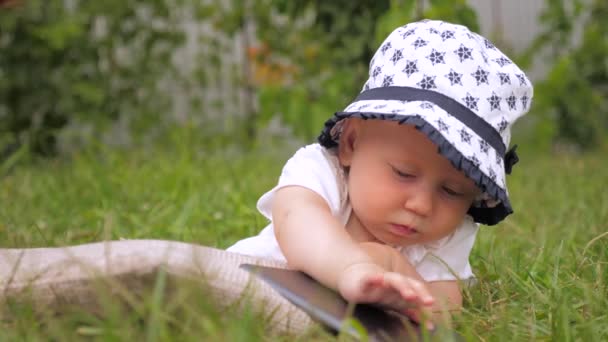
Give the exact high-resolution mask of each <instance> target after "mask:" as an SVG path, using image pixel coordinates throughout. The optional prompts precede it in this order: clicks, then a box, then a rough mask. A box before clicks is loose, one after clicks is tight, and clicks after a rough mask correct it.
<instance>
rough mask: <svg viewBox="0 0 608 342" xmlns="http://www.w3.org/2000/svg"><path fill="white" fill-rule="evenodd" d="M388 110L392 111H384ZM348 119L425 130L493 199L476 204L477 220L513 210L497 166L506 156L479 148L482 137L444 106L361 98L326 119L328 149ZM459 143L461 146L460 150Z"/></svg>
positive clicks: (491, 220)
mask: <svg viewBox="0 0 608 342" xmlns="http://www.w3.org/2000/svg"><path fill="white" fill-rule="evenodd" d="M391 102H394V103H391ZM387 109H389V110H390V112H384V111H385V110H387ZM376 110H377V111H376ZM347 118H360V119H364V120H387V121H395V122H398V123H399V124H404V125H411V126H414V127H415V128H416V129H418V130H419V131H420V132H422V133H424V134H425V135H426V136H427V137H428V138H429V139H430V140H431V141H432V142H433V143H435V145H437V150H438V152H439V153H440V154H441V155H442V156H444V157H445V158H447V159H448V160H449V161H450V163H451V164H452V165H453V166H454V167H455V168H456V169H458V170H461V171H462V172H463V173H464V174H465V175H466V176H467V177H468V178H470V179H471V180H473V181H474V182H475V184H476V185H477V186H478V187H479V188H480V189H481V191H482V192H483V193H484V196H485V197H486V198H488V199H489V202H487V201H480V202H477V203H474V204H473V206H471V208H470V209H469V211H468V214H469V215H471V216H472V217H473V219H474V220H475V222H478V223H481V224H486V225H495V224H497V223H498V222H500V221H502V220H503V219H504V218H505V217H507V216H508V215H510V214H512V213H513V209H512V207H511V203H510V201H509V197H508V193H507V190H506V182H505V177H506V175H505V172H504V167H502V169H500V170H499V169H497V167H496V165H497V161H499V162H502V156H501V155H498V156H497V152H496V151H494V150H493V148H492V147H488V146H485V148H484V149H483V150H482V151H479V148H480V146H479V141H480V140H482V139H481V138H479V136H478V135H477V134H476V133H475V132H474V131H473V130H471V129H470V128H469V127H468V126H466V125H464V124H463V123H462V122H460V121H458V120H457V119H456V118H454V117H453V116H451V115H450V114H449V113H447V112H446V111H445V110H443V109H442V108H441V107H439V106H436V105H434V104H433V103H430V102H425V101H409V102H405V101H390V100H389V101H387V100H370V101H357V102H355V103H353V104H351V105H350V106H348V107H347V108H346V110H345V111H342V112H337V113H335V114H334V116H333V117H332V118H330V119H329V120H327V121H326V122H325V126H324V128H323V131H322V132H321V134H320V135H319V137H318V141H319V143H320V144H321V145H322V146H324V147H326V148H331V147H335V146H337V145H338V136H337V133H338V132H336V130H335V129H334V127H335V126H336V124H337V123H338V122H340V121H342V120H344V119H347ZM440 121H441V123H440ZM446 130H447V131H446ZM450 130H454V131H453V132H449V131H450ZM454 132H458V133H459V134H455V133H454ZM458 139H461V141H457V140H458ZM467 140H468V145H467ZM456 146H460V149H459V148H457V147H456ZM468 146H470V149H469V148H468ZM475 156H476V157H475ZM501 165H502V164H501Z"/></svg>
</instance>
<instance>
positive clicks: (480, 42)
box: [318, 20, 533, 225]
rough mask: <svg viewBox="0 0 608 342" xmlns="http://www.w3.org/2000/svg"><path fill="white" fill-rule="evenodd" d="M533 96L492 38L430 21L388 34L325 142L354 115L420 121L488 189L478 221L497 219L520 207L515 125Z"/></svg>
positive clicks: (332, 141) (479, 202) (478, 203)
mask: <svg viewBox="0 0 608 342" xmlns="http://www.w3.org/2000/svg"><path fill="white" fill-rule="evenodd" d="M532 94H533V90H532V84H531V83H530V81H529V80H528V78H527V77H526V75H525V74H524V73H523V72H522V70H521V69H519V67H517V65H515V64H514V63H513V62H512V61H511V60H510V59H509V58H508V57H507V56H505V55H504V54H503V53H502V52H501V51H500V50H498V49H497V48H496V47H495V46H494V45H493V44H492V43H491V42H490V41H489V40H487V39H486V38H484V37H482V36H480V35H479V34H477V33H473V32H471V31H470V30H469V29H468V28H466V27H465V26H462V25H455V24H450V23H447V22H443V21H434V20H433V21H432V20H423V21H420V22H415V23H410V24H407V25H405V26H402V27H399V28H397V29H396V30H394V31H393V32H392V33H391V34H390V35H389V36H388V37H387V38H386V40H385V41H384V42H383V43H382V44H381V45H380V48H379V49H378V51H377V52H376V53H375V55H374V57H373V58H372V60H371V62H370V69H369V79H368V80H367V82H366V83H365V85H364V87H363V90H362V91H361V93H360V94H359V96H358V97H357V98H356V99H355V100H354V101H353V102H352V103H351V104H350V105H348V106H347V107H346V109H344V111H341V112H337V113H335V115H334V116H333V117H332V118H331V119H329V120H328V121H327V122H326V123H325V127H324V129H323V131H322V132H321V135H320V136H319V138H318V140H319V142H320V144H321V145H323V146H325V147H327V148H331V147H334V146H337V143H338V139H339V135H340V132H341V127H342V124H343V121H342V120H343V119H346V118H353V117H357V118H362V119H380V120H392V121H397V122H399V123H400V124H409V125H413V126H415V127H416V128H417V129H418V130H420V131H421V132H423V133H425V134H426V135H427V136H428V137H429V139H431V141H433V142H434V143H435V144H436V145H437V146H438V151H439V153H441V154H442V155H443V156H445V157H446V158H447V159H448V160H450V162H451V163H452V165H454V167H456V168H457V169H459V170H462V171H463V172H464V173H465V175H467V176H468V177H469V178H471V179H472V180H473V181H474V182H475V184H477V186H478V187H479V188H480V189H481V190H482V195H480V196H479V197H478V198H477V199H476V200H475V201H474V203H473V205H472V206H471V208H470V209H469V212H468V213H469V214H470V215H471V216H472V217H473V219H474V220H475V222H479V223H483V224H487V225H494V224H496V223H498V222H500V221H501V220H503V219H504V218H505V217H506V216H507V215H509V214H511V213H512V212H513V209H512V207H511V203H510V202H509V195H508V191H507V185H506V174H507V173H510V172H511V167H512V166H513V164H515V163H516V162H517V155H516V154H515V149H514V148H512V149H511V150H509V151H507V147H508V146H509V142H510V140H511V133H510V128H511V126H512V125H513V123H514V122H515V121H516V120H517V119H518V118H519V117H521V116H522V115H524V114H525V113H526V112H527V111H528V110H529V109H530V103H531V99H532Z"/></svg>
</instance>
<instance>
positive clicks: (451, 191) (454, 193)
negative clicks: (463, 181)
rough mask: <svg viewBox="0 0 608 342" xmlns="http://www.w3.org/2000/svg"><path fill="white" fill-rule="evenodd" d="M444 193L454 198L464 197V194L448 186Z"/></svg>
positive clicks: (445, 187)
mask: <svg viewBox="0 0 608 342" xmlns="http://www.w3.org/2000/svg"><path fill="white" fill-rule="evenodd" d="M443 191H445V193H446V194H448V195H450V196H454V197H461V196H464V193H462V192H460V191H457V190H454V189H452V188H449V187H447V186H444V187H443Z"/></svg>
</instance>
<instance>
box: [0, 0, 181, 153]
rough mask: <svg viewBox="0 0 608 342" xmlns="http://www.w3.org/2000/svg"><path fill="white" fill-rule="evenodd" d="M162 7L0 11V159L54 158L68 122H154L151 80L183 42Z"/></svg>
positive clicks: (36, 6) (160, 104)
mask: <svg viewBox="0 0 608 342" xmlns="http://www.w3.org/2000/svg"><path fill="white" fill-rule="evenodd" d="M170 12H171V11H170V7H169V5H168V4H167V3H166V2H165V1H164V0H150V1H145V2H142V1H135V0H131V1H114V0H113V1H109V0H108V1H101V2H99V1H69V2H64V1H45V0H27V1H23V2H21V3H20V4H19V5H18V6H15V7H13V8H11V9H2V10H0V27H1V28H2V29H1V30H0V151H2V147H3V145H4V146H6V145H13V146H14V145H16V144H17V145H23V144H26V145H29V146H30V147H31V149H32V150H33V151H34V152H37V153H40V154H44V155H48V154H53V153H54V152H55V133H56V131H57V130H59V129H61V128H62V127H64V126H65V125H66V124H67V122H68V120H71V119H75V118H78V119H80V120H83V121H86V122H90V123H94V124H95V125H98V126H99V125H104V124H106V123H107V122H108V121H111V120H116V119H117V118H118V117H120V116H121V115H127V114H128V115H129V116H130V118H131V119H134V118H138V117H140V118H142V117H146V120H148V119H150V117H152V118H153V117H155V116H157V115H160V114H161V113H162V111H163V109H166V108H168V106H169V104H170V102H169V101H168V100H169V99H170V97H169V96H165V97H161V96H158V93H159V91H158V88H157V87H158V80H159V79H161V78H163V77H171V73H172V68H171V63H170V62H169V61H170V59H171V57H172V53H173V50H174V48H175V47H176V46H178V45H179V44H180V43H181V42H182V40H183V38H184V37H183V35H182V34H180V33H179V32H177V31H176V30H175V29H174V25H175V23H172V22H171V17H170Z"/></svg>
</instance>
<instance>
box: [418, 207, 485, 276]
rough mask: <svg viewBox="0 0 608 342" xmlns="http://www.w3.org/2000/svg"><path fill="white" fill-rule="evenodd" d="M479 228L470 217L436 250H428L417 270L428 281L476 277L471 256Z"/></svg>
mask: <svg viewBox="0 0 608 342" xmlns="http://www.w3.org/2000/svg"><path fill="white" fill-rule="evenodd" d="M478 229H479V226H478V225H477V224H476V223H475V222H473V219H472V218H471V217H470V216H467V217H466V218H465V221H464V222H463V224H462V225H461V226H460V227H458V229H456V231H455V232H454V233H453V234H452V235H451V236H450V237H448V238H447V240H446V241H445V242H444V243H442V244H441V246H438V247H436V248H427V252H426V253H425V254H424V257H423V258H422V260H420V262H419V263H418V264H417V265H416V270H417V271H418V273H419V274H420V276H421V277H422V278H423V279H424V280H426V281H444V280H468V279H471V278H474V277H475V274H473V271H472V269H471V265H470V264H469V255H470V254H471V249H472V248H473V245H474V244H475V238H476V236H477V231H478Z"/></svg>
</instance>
